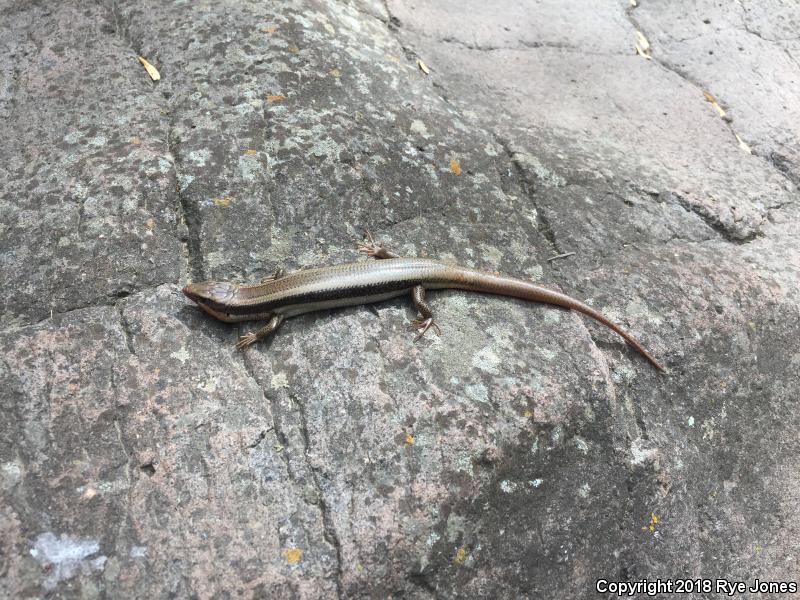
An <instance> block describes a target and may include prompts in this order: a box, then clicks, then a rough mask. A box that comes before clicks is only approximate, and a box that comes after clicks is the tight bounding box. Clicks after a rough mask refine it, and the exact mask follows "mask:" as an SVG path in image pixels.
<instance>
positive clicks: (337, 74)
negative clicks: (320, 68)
mask: <svg viewBox="0 0 800 600" xmlns="http://www.w3.org/2000/svg"><path fill="white" fill-rule="evenodd" d="M328 75H330V76H331V77H341V76H342V72H341V71H340V70H339V69H336V68H334V69H331V70H330V71H328Z"/></svg>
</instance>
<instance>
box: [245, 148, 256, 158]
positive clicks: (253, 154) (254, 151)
mask: <svg viewBox="0 0 800 600" xmlns="http://www.w3.org/2000/svg"><path fill="white" fill-rule="evenodd" d="M244 153H245V154H246V155H247V156H255V155H256V154H258V150H253V149H252V148H248V149H247V150H245V151H244Z"/></svg>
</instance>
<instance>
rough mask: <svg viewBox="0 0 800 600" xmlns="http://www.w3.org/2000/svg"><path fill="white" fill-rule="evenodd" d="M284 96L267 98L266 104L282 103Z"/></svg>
mask: <svg viewBox="0 0 800 600" xmlns="http://www.w3.org/2000/svg"><path fill="white" fill-rule="evenodd" d="M284 100H286V96H267V102H283V101H284Z"/></svg>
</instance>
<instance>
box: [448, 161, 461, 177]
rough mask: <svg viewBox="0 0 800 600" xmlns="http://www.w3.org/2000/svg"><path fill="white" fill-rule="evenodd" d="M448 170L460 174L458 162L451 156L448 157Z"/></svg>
mask: <svg viewBox="0 0 800 600" xmlns="http://www.w3.org/2000/svg"><path fill="white" fill-rule="evenodd" d="M450 171H451V172H452V173H453V174H454V175H461V165H460V164H459V162H458V160H457V159H455V158H453V159H450Z"/></svg>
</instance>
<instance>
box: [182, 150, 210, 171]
mask: <svg viewBox="0 0 800 600" xmlns="http://www.w3.org/2000/svg"><path fill="white" fill-rule="evenodd" d="M186 158H187V162H190V163H192V164H193V165H195V166H196V167H205V166H206V163H207V162H208V161H209V160H211V150H209V149H208V148H202V149H200V150H192V151H191V152H189V154H187V155H186Z"/></svg>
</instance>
